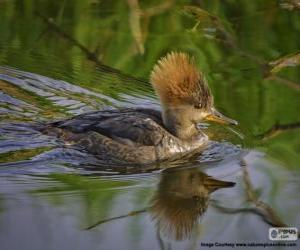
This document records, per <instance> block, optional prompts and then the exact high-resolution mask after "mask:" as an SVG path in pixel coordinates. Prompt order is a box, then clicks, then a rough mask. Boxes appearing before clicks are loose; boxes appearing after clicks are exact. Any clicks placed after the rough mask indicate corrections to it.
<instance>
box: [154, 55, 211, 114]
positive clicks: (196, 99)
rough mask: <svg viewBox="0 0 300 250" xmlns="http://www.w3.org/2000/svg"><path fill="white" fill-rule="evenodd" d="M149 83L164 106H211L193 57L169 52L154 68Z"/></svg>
mask: <svg viewBox="0 0 300 250" xmlns="http://www.w3.org/2000/svg"><path fill="white" fill-rule="evenodd" d="M150 80H151V83H152V85H153V88H154V89H155V91H156V93H157V95H158V96H159V97H160V100H161V103H162V104H163V105H164V106H168V105H172V106H176V105H181V104H183V103H184V104H191V105H194V106H195V107H198V108H207V107H210V106H211V105H212V102H213V98H212V95H211V93H210V90H209V88H208V85H207V83H206V80H205V77H204V75H203V74H202V73H201V72H200V71H199V70H198V69H197V67H196V65H195V60H194V58H193V57H190V56H189V55H187V54H185V53H181V52H171V53H169V54H168V55H166V56H165V57H163V58H162V59H160V60H159V61H158V63H157V64H156V65H155V66H154V68H153V71H152V73H151V76H150Z"/></svg>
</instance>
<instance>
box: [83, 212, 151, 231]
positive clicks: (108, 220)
mask: <svg viewBox="0 0 300 250" xmlns="http://www.w3.org/2000/svg"><path fill="white" fill-rule="evenodd" d="M145 212H147V209H146V208H145V209H142V210H136V211H131V212H129V213H128V214H124V215H120V216H116V217H112V218H108V219H104V220H100V221H98V222H96V223H94V224H92V225H91V226H88V227H86V228H85V230H90V229H92V228H95V227H97V226H99V225H101V224H105V223H107V222H110V221H114V220H118V219H123V218H127V217H131V216H135V215H138V214H141V213H145Z"/></svg>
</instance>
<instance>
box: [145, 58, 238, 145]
mask: <svg viewBox="0 0 300 250" xmlns="http://www.w3.org/2000/svg"><path fill="white" fill-rule="evenodd" d="M150 81H151V84H152V86H153V88H154V89H155V91H156V93H157V95H158V96H159V98H160V101H161V104H162V109H163V121H164V125H165V126H166V127H167V128H168V129H169V130H170V132H171V133H173V134H174V135H176V136H177V137H179V138H181V139H189V138H191V137H192V136H194V135H195V134H196V133H197V132H196V131H197V129H196V126H195V125H196V124H197V123H199V122H202V121H205V120H210V121H215V122H219V123H223V124H234V125H236V124H237V122H236V121H235V120H232V119H230V118H228V117H226V116H224V115H222V114H221V113H220V112H218V111H217V110H216V108H215V107H214V101H213V96H212V95H211V92H210V89H209V87H208V84H207V82H206V79H205V77H204V75H203V74H202V73H201V72H200V71H199V70H198V69H197V67H196V65H195V62H194V58H192V57H190V56H189V55H187V54H185V53H181V52H171V53H169V54H168V55H166V56H165V57H163V58H161V59H160V60H159V61H158V63H157V64H156V65H155V66H154V68H153V71H152V73H151V76H150Z"/></svg>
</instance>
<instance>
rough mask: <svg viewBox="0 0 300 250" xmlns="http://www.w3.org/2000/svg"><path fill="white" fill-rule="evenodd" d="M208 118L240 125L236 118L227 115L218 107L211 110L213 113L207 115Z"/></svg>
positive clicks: (222, 122)
mask: <svg viewBox="0 0 300 250" xmlns="http://www.w3.org/2000/svg"><path fill="white" fill-rule="evenodd" d="M206 120H208V121H214V122H217V123H221V124H232V125H238V122H237V121H236V120H233V119H231V118H228V117H226V116H225V115H223V114H221V113H220V112H219V111H218V110H216V109H212V110H211V113H210V114H209V115H208V116H207V117H206Z"/></svg>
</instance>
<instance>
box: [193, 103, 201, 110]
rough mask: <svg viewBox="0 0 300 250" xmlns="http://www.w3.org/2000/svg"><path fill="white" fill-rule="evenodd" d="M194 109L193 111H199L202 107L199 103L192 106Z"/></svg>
mask: <svg viewBox="0 0 300 250" xmlns="http://www.w3.org/2000/svg"><path fill="white" fill-rule="evenodd" d="M194 108H195V109H201V108H202V105H201V104H200V103H199V104H195V105H194Z"/></svg>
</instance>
